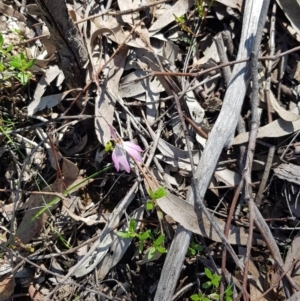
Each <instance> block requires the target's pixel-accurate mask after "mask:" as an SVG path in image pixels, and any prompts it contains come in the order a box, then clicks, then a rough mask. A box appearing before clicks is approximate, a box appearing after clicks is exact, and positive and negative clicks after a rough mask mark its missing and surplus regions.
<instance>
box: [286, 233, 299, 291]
mask: <svg viewBox="0 0 300 301" xmlns="http://www.w3.org/2000/svg"><path fill="white" fill-rule="evenodd" d="M299 252H300V232H299V231H298V234H297V236H296V237H295V238H294V239H293V242H292V244H291V246H290V248H289V250H288V252H287V254H286V257H285V262H284V267H283V269H284V271H287V270H288V269H289V268H290V267H291V266H292V265H293V263H294V261H295V259H297V258H299V254H300V253H299ZM299 269H300V263H299V261H298V262H297V263H296V265H294V267H293V269H290V270H289V272H288V275H290V276H291V278H292V279H293V281H294V282H295V283H296V284H297V285H298V286H299V285H300V271H299Z"/></svg>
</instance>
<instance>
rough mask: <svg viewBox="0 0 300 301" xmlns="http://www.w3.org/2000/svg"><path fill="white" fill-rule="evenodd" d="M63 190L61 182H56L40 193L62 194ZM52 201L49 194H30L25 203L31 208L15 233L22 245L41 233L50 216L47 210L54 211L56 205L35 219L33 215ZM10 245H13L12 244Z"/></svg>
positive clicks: (53, 197) (51, 196)
mask: <svg viewBox="0 0 300 301" xmlns="http://www.w3.org/2000/svg"><path fill="white" fill-rule="evenodd" d="M64 190H65V185H64V183H63V181H61V180H56V181H55V182H54V183H53V184H51V185H49V186H48V187H45V188H44V189H43V190H42V191H45V192H58V193H62V192H63V191H64ZM53 199H55V196H54V195H49V194H45V195H40V194H39V195H38V194H32V195H31V196H30V198H29V200H28V201H27V202H28V203H29V204H30V206H31V207H30V208H27V210H26V212H25V214H24V216H23V219H22V222H21V224H20V225H19V227H18V229H17V231H16V236H17V237H18V239H19V240H20V241H21V242H22V243H23V244H24V245H26V244H28V243H29V242H30V241H31V240H32V238H33V237H34V236H35V235H36V234H37V233H39V232H40V231H41V229H42V228H43V226H44V224H45V222H46V220H47V219H48V217H49V215H50V211H49V210H54V209H56V208H57V206H58V203H56V204H55V205H53V206H52V207H51V209H50V208H49V209H48V210H46V211H45V212H43V213H42V214H41V215H39V216H38V217H35V215H37V214H38V213H39V212H40V211H41V210H42V209H43V208H45V206H46V205H47V204H49V203H50V202H51V201H52V200H53ZM12 244H13V245H15V243H14V242H13V243H12Z"/></svg>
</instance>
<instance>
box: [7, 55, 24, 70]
mask: <svg viewBox="0 0 300 301" xmlns="http://www.w3.org/2000/svg"><path fill="white" fill-rule="evenodd" d="M9 64H10V65H11V66H12V67H14V68H16V69H19V70H21V69H22V67H23V65H22V62H21V61H20V60H19V58H18V57H13V58H12V60H11V61H10V62H9Z"/></svg>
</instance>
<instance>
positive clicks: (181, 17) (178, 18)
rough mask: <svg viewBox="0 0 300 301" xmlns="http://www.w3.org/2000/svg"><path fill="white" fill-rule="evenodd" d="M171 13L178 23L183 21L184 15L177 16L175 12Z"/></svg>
mask: <svg viewBox="0 0 300 301" xmlns="http://www.w3.org/2000/svg"><path fill="white" fill-rule="evenodd" d="M173 15H174V18H175V20H176V22H178V23H180V24H182V23H184V22H185V19H184V16H180V17H177V16H176V15H175V14H173Z"/></svg>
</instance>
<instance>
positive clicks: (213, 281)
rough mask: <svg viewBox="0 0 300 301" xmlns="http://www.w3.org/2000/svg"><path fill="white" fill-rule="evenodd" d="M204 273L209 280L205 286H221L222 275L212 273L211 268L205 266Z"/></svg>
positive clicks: (203, 285)
mask: <svg viewBox="0 0 300 301" xmlns="http://www.w3.org/2000/svg"><path fill="white" fill-rule="evenodd" d="M204 273H205V275H206V277H207V278H208V279H209V281H207V282H205V283H203V284H202V287H203V288H209V287H211V286H213V287H214V288H219V286H220V281H221V278H222V276H220V275H217V274H215V273H212V272H211V270H210V269H207V268H204Z"/></svg>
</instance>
